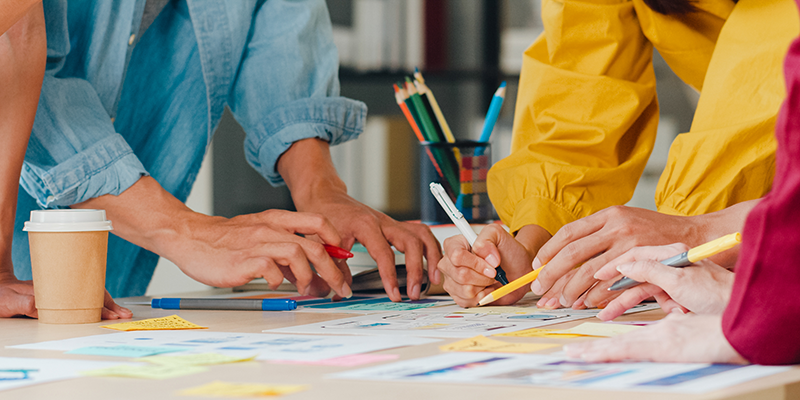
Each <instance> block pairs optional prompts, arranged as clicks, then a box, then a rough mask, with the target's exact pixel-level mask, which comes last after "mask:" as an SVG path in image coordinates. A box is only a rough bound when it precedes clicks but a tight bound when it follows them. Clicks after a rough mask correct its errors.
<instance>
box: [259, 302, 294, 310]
mask: <svg viewBox="0 0 800 400" xmlns="http://www.w3.org/2000/svg"><path fill="white" fill-rule="evenodd" d="M295 309H297V301H295V300H292V299H286V300H284V299H278V300H276V299H264V300H262V301H261V311H285V310H295Z"/></svg>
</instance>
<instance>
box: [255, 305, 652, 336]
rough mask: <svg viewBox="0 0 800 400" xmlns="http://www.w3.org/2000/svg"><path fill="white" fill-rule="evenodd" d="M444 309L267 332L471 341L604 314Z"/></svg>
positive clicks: (366, 316) (648, 308)
mask: <svg viewBox="0 0 800 400" xmlns="http://www.w3.org/2000/svg"><path fill="white" fill-rule="evenodd" d="M653 308H658V305H655V304H646V305H640V306H638V308H636V309H632V310H630V311H631V312H637V311H645V310H650V309H653ZM441 309H442V308H439V307H437V308H432V309H429V310H417V311H404V312H389V313H386V312H384V313H377V314H370V315H362V316H358V317H351V318H343V319H337V320H333V321H326V322H318V323H313V324H307V325H299V326H291V327H286V328H279V329H271V330H265V331H264V332H274V333H309V334H329V335H331V334H332V335H336V334H349V335H399V336H403V337H408V336H421V337H441V338H470V337H473V336H476V335H484V336H489V335H496V334H499V333H508V332H515V331H519V330H523V329H530V328H540V327H543V326H547V325H552V324H558V323H561V322H568V321H575V320H579V319H585V318H591V317H593V316H595V315H597V313H598V312H600V311H599V310H578V311H576V310H570V309H561V310H528V311H521V312H509V313H503V312H490V313H477V312H475V310H480V309H469V310H464V309H460V310H459V311H454V312H449V313H448V312H441V311H440V310H441Z"/></svg>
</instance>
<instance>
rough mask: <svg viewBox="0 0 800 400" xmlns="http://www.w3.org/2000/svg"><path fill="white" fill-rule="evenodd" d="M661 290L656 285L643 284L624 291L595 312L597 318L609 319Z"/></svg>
mask: <svg viewBox="0 0 800 400" xmlns="http://www.w3.org/2000/svg"><path fill="white" fill-rule="evenodd" d="M661 292H662V290H661V288H659V287H658V286H654V285H650V284H644V285H639V286H636V287H633V288H630V289H628V290H626V291H624V292H623V293H622V294H620V295H619V297H617V298H616V299H614V300H612V301H611V302H610V303H608V305H607V306H606V307H605V308H604V309H603V311H600V313H599V314H597V318H600V319H602V320H603V321H610V320H612V319H614V318H617V317H619V316H620V315H622V314H624V313H625V311H628V310H630V309H631V308H633V306H635V305H637V304H639V303H641V302H642V301H644V300H646V299H649V298H650V297H651V296H653V295H654V294H656V293H661Z"/></svg>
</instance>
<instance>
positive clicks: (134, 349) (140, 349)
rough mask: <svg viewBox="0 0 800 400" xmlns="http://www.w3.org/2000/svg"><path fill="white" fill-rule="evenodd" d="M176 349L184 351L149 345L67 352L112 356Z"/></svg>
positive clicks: (96, 347) (92, 347) (70, 352)
mask: <svg viewBox="0 0 800 400" xmlns="http://www.w3.org/2000/svg"><path fill="white" fill-rule="evenodd" d="M176 351H186V349H185V348H181V347H169V346H163V347H151V346H127V345H119V346H89V347H81V348H79V349H75V350H70V351H68V352H67V354H85V355H92V356H112V357H146V356H153V355H156V354H162V353H172V352H176Z"/></svg>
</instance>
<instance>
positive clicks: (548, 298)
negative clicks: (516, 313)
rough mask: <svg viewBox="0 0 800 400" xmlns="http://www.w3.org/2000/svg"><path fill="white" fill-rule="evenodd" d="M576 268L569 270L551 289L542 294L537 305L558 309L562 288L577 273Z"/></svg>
mask: <svg viewBox="0 0 800 400" xmlns="http://www.w3.org/2000/svg"><path fill="white" fill-rule="evenodd" d="M575 271H576V270H571V271H569V272H567V274H566V275H564V276H562V277H561V278H560V279H558V280H557V281H556V282H555V283H554V284H553V286H552V287H551V288H550V291H548V292H547V293H545V295H544V296H542V299H540V300H539V303H537V306H538V307H540V308H547V309H556V308H560V307H561V290H562V289H563V288H564V286H565V285H566V284H567V282H569V280H570V279H572V276H573V275H575ZM539 304H541V305H539Z"/></svg>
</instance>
